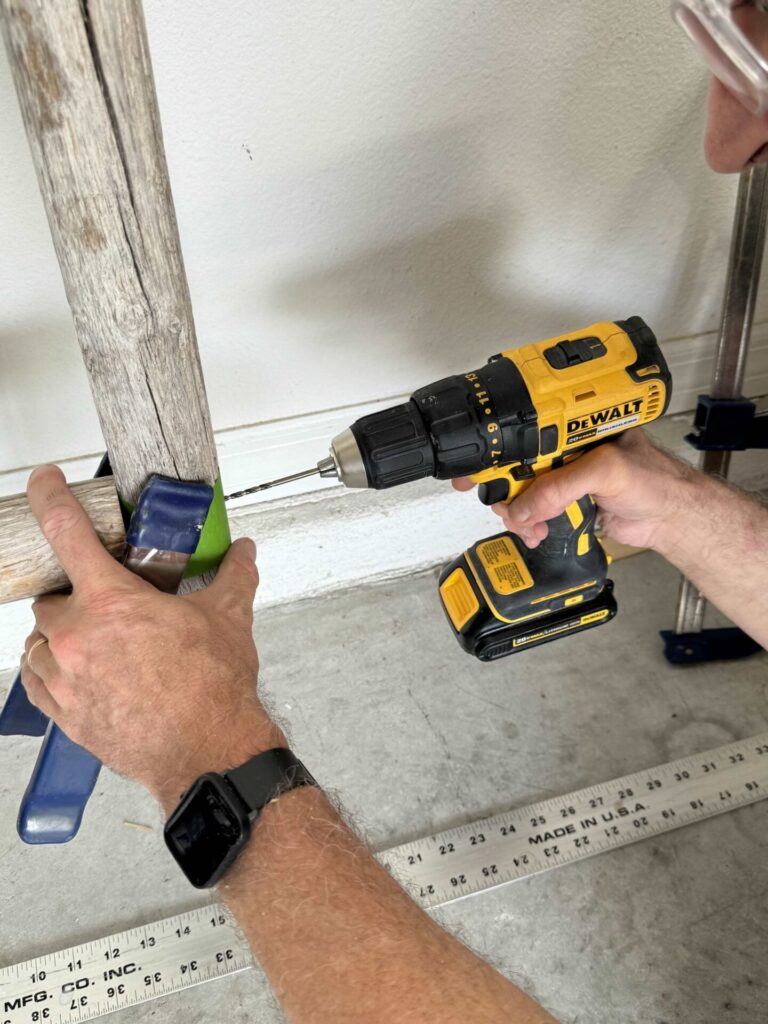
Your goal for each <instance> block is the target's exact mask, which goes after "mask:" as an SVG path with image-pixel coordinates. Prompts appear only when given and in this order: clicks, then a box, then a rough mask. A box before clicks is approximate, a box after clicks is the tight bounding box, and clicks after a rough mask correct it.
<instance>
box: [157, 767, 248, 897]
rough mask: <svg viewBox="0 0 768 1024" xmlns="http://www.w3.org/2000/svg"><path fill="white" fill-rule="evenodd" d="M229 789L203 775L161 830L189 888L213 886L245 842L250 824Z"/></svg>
mask: <svg viewBox="0 0 768 1024" xmlns="http://www.w3.org/2000/svg"><path fill="white" fill-rule="evenodd" d="M236 800H237V797H236V796H234V794H232V792H231V790H230V787H229V786H228V784H227V783H226V782H225V780H224V779H222V778H220V777H219V776H218V775H203V776H202V777H201V778H199V779H198V780H197V782H196V783H195V784H194V785H193V786H192V788H191V789H190V790H189V791H188V792H187V794H186V795H185V797H184V799H183V800H182V802H181V803H180V804H179V806H178V807H177V808H176V810H175V811H174V813H173V814H172V815H171V817H170V818H169V819H168V823H167V824H166V826H165V842H166V844H167V846H168V849H169V850H170V851H171V853H172V854H173V856H174V857H175V858H176V860H177V861H178V863H179V866H180V867H181V869H182V871H183V872H184V874H185V875H186V876H187V878H188V879H189V880H190V882H191V883H192V885H194V886H196V887H197V888H198V889H205V888H207V887H208V886H211V885H215V884H216V882H218V880H219V879H220V878H221V876H222V875H223V874H224V872H225V871H226V870H227V868H228V867H229V866H230V864H232V862H233V861H234V860H235V858H236V857H237V855H238V853H239V852H240V850H241V848H242V847H243V845H244V844H245V842H246V841H247V839H248V835H249V833H250V823H249V820H248V816H247V814H246V813H245V812H244V811H240V810H239V809H238V808H237V806H236V803H235V801H236Z"/></svg>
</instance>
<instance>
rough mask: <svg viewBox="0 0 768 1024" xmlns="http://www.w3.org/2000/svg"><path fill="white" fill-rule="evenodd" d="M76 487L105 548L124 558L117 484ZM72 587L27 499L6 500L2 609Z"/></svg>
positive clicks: (0, 544) (0, 564)
mask: <svg viewBox="0 0 768 1024" xmlns="http://www.w3.org/2000/svg"><path fill="white" fill-rule="evenodd" d="M71 486H72V490H73V491H74V492H75V495H76V496H77V499H78V501H79V502H80V504H81V505H82V506H83V508H84V509H85V511H86V512H87V514H88V516H89V518H90V520H91V522H92V523H93V525H94V527H95V529H96V532H97V533H98V535H99V537H100V538H101V542H102V544H104V546H105V547H106V548H107V550H108V551H110V552H111V553H112V554H113V555H114V556H115V557H116V558H118V557H119V556H120V555H121V554H122V551H123V540H124V539H125V531H124V529H123V515H122V512H121V511H120V502H119V501H118V498H117V494H116V493H115V484H114V481H113V480H112V478H111V477H104V478H103V479H101V480H87V481H85V482H84V483H81V484H72V485H71ZM67 586H69V580H68V579H67V577H66V575H65V574H64V571H63V569H62V568H61V566H60V565H59V563H58V562H57V561H56V557H55V556H54V554H53V552H52V551H51V549H50V547H49V545H48V542H47V541H46V540H45V538H44V537H43V535H42V534H41V533H40V528H39V527H38V525H37V520H36V519H35V517H34V515H33V514H32V509H31V508H30V507H29V503H28V501H27V496H26V494H14V495H11V497H9V498H2V499H0V604H3V603H5V602H7V601H20V600H21V599H22V598H25V597H37V596H38V595H39V594H47V593H49V592H50V591H52V590H61V589H63V588H64V587H67Z"/></svg>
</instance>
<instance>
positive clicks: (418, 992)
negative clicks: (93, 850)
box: [220, 789, 553, 1024]
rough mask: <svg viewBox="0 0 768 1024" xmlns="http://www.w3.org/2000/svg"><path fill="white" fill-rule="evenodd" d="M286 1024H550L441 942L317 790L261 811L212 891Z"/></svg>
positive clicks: (451, 943)
mask: <svg viewBox="0 0 768 1024" xmlns="http://www.w3.org/2000/svg"><path fill="white" fill-rule="evenodd" d="M220 892H221V895H222V896H223V897H224V899H225V900H226V901H227V903H228V904H229V906H230V907H231V909H232V911H233V913H234V914H235V916H236V918H237V919H238V921H239V923H240V926H241V927H242V929H243V931H244V933H245V935H246V937H247V939H248V942H249V943H250V945H251V948H252V949H253V952H254V955H255V957H256V959H257V960H258V961H259V962H260V964H261V965H262V967H263V968H264V970H265V972H266V974H267V977H268V978H269V980H270V982H271V984H272V986H273V988H274V990H275V993H276V995H277V997H278V998H279V1000H280V1002H281V1004H282V1006H283V1009H284V1010H285V1013H286V1015H287V1018H288V1020H289V1021H290V1022H291V1024H352V1022H358V1021H359V1022H361V1024H362V1022H365V1024H379V1022H380V1024H385V1022H386V1024H391V1022H392V1021H397V1022H398V1024H410V1022H427V1021H430V1022H431V1021H440V1022H441V1024H454V1022H455V1024H466V1022H467V1021H470V1020H471V1021H473V1022H478V1024H479V1022H487V1024H496V1022H498V1024H518V1022H519V1024H545V1022H546V1024H551V1022H552V1020H553V1018H552V1017H550V1016H549V1014H547V1013H545V1011H544V1010H542V1009H541V1008H540V1007H539V1006H538V1005H537V1004H536V1003H534V1002H533V1001H532V1000H531V999H529V998H528V997H527V996H526V995H525V994H524V993H522V992H521V991H520V990H519V989H517V988H515V986H514V985H512V984H511V983H510V982H509V981H507V980H506V979H505V978H504V977H502V976H501V975H500V974H498V973H497V972H496V971H494V970H493V969H492V968H491V967H490V966H489V965H488V964H486V963H485V962H484V961H482V960H481V959H480V958H479V957H477V956H475V954H474V953H472V952H471V951H470V950H468V949H467V948H466V947H464V946H463V945H461V943H459V942H458V941H457V940H456V939H454V938H452V937H451V936H450V935H448V934H447V933H446V932H445V931H443V930H442V929H441V928H440V927H439V926H438V925H437V924H436V923H435V922H434V921H433V920H432V919H431V918H430V917H429V916H428V915H427V914H426V913H425V912H424V911H422V910H421V909H420V908H419V907H418V906H417V905H416V904H415V903H414V902H413V901H412V900H411V899H410V898H409V897H408V896H407V895H406V894H405V892H404V891H403V890H402V889H401V888H400V886H399V885H398V884H397V883H396V882H395V881H394V880H393V879H392V878H391V877H390V876H389V875H388V874H387V872H386V871H385V870H384V869H383V868H382V867H381V866H380V865H379V864H378V863H377V861H376V860H375V859H374V857H373V856H372V855H371V854H370V852H369V851H368V850H367V849H366V847H365V846H364V845H363V844H362V843H361V842H360V841H359V840H358V839H357V838H356V837H355V836H354V835H353V833H352V832H351V831H350V830H349V829H348V828H347V827H346V826H345V825H344V823H343V822H342V821H341V819H340V818H339V816H338V815H337V814H336V812H335V811H334V809H333V808H332V807H331V805H330V804H329V802H328V801H327V800H326V798H325V797H324V795H323V794H322V793H321V792H319V791H318V790H314V789H303V790H295V791H294V792H292V793H289V794H286V795H285V796H283V797H281V798H280V799H279V800H278V801H276V802H275V803H273V804H271V805H270V806H268V807H267V808H265V810H264V812H263V815H262V817H261V819H260V820H259V821H258V823H257V825H256V826H255V828H254V831H253V835H252V838H251V841H250V843H249V846H248V847H247V849H246V850H245V851H244V853H243V855H242V856H241V858H240V860H239V861H238V863H237V864H236V865H235V867H234V868H233V869H232V870H231V871H230V872H229V874H228V875H227V876H226V878H225V880H224V882H223V883H222V884H221V886H220Z"/></svg>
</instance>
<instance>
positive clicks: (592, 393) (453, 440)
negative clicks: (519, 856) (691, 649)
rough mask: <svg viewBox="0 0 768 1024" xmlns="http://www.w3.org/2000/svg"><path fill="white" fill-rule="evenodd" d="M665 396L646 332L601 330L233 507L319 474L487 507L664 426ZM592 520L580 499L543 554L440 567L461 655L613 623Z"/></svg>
mask: <svg viewBox="0 0 768 1024" xmlns="http://www.w3.org/2000/svg"><path fill="white" fill-rule="evenodd" d="M670 395H671V378H670V374H669V369H668V368H667V364H666V362H665V360H664V356H663V355H662V353H661V349H660V348H659V345H658V342H657V341H656V338H655V336H654V334H653V332H652V331H651V330H650V328H649V327H648V326H647V325H646V324H645V323H644V322H643V320H642V319H641V318H640V317H637V316H634V317H630V318H629V319H628V320H617V321H616V322H611V321H604V322H602V323H596V324H592V325H591V326H590V327H585V328H583V329H582V330H579V331H571V332H570V333H568V334H563V335H560V336H559V337H556V338H550V339H549V340H548V341H539V342H536V343H535V344H531V345H523V346H522V347H521V348H517V349H509V350H508V351H505V352H502V353H501V354H500V355H496V356H492V357H491V359H490V360H489V361H488V363H487V365H485V366H483V367H481V368H480V369H479V370H474V371H472V372H471V373H465V374H462V375H457V376H454V377H446V378H444V379H443V380H439V381H437V382H436V383H435V384H429V385H428V386H427V387H424V388H420V389H419V390H418V391H416V392H414V394H413V395H412V396H411V398H410V400H409V401H407V402H405V403H403V404H402V405H396V406H393V407H392V408H390V409H385V410H383V411H382V412H376V413H373V414H371V415H370V416H363V417H361V418H360V419H359V420H357V421H356V422H355V423H353V424H352V426H351V427H349V429H348V430H345V431H344V432H343V433H341V434H339V435H338V437H336V438H334V440H333V441H332V443H331V450H330V455H329V456H328V458H326V459H323V460H321V461H320V462H319V463H318V464H317V466H316V467H315V468H313V469H311V470H307V471H306V472H305V473H298V474H295V475H293V476H291V477H285V478H283V479H281V480H276V481H272V482H271V483H268V484H262V485H260V486H259V487H256V488H249V489H248V490H246V491H239V492H237V494H236V495H230V496H229V497H240V496H241V495H243V494H248V493H252V492H253V491H256V490H262V489H264V488H266V487H273V486H275V485H277V484H279V483H285V482H288V481H289V480H295V479H299V478H300V477H303V476H309V475H311V474H315V473H319V474H320V475H321V476H333V477H337V478H338V479H339V480H340V481H341V482H342V483H344V484H346V486H347V487H375V488H377V489H381V488H385V487H395V486H396V485H398V484H404V483H407V482H408V481H410V480H419V479H421V478H422V477H428V476H433V477H437V478H438V479H440V480H449V479H452V478H454V477H459V476H469V477H471V478H472V480H474V481H475V482H476V483H477V484H478V485H479V487H478V494H479V497H480V500H481V501H482V502H483V503H484V504H486V505H492V504H494V503H495V502H505V503H509V502H511V501H512V499H513V498H514V497H515V496H516V495H518V494H520V493H521V492H522V491H523V490H525V488H526V487H528V486H529V484H530V483H531V481H532V480H534V479H535V477H536V476H537V475H538V474H539V473H545V472H547V471H549V470H550V469H553V468H556V467H558V466H561V465H563V464H565V463H567V462H569V461H570V460H571V459H573V458H576V457H578V455H579V454H581V453H583V452H584V451H585V450H586V449H588V448H591V447H594V446H595V445H597V444H600V443H602V442H603V441H605V440H608V439H614V438H616V437H617V436H618V435H619V434H620V433H621V432H622V431H624V430H627V429H629V428H630V427H635V426H640V425H642V424H644V423H649V422H651V420H655V419H656V418H657V417H658V416H661V415H662V413H664V411H665V410H666V408H667V406H668V404H669V399H670ZM595 514H596V509H595V504H594V502H593V500H592V499H591V498H590V497H589V496H586V497H584V498H582V499H581V500H580V501H578V502H574V503H573V504H572V505H570V506H569V507H568V508H567V509H566V510H565V512H564V513H563V514H562V515H560V516H558V517H557V518H556V519H552V520H550V521H549V523H548V526H549V535H548V536H547V538H546V539H545V540H544V541H542V543H541V544H540V545H539V546H538V547H536V548H534V549H529V548H527V547H526V545H525V544H524V543H523V542H522V541H521V540H519V539H518V538H517V537H515V536H514V535H513V534H511V533H508V532H503V533H497V534H495V535H494V536H492V537H488V538H486V539H485V540H481V541H478V542H477V543H476V544H473V545H472V547H471V548H469V550H467V551H465V552H464V553H463V554H462V555H460V556H459V557H458V558H456V559H454V561H453V562H451V563H450V564H449V565H447V566H446V567H445V568H444V569H443V571H442V573H441V575H440V598H441V601H442V604H443V607H444V609H445V612H446V615H447V617H448V621H449V622H450V624H451V627H452V629H453V631H454V633H455V635H456V637H457V638H458V641H459V643H460V644H461V646H462V647H463V648H464V650H466V651H469V652H470V653H471V654H474V655H475V656H476V657H478V658H479V659H480V660H481V661H493V660H494V659H496V658H501V657H504V656H505V655H507V654H513V653H515V652H516V651H520V650H525V649H527V648H529V647H533V646H535V645H537V644H541V643H545V642H546V641H548V640H554V639H556V638H558V637H561V636H567V635H568V634H571V633H576V632H578V631H579V630H582V629H590V628H591V627H592V626H597V625H599V624H600V623H602V622H607V621H608V620H609V619H611V618H613V616H614V615H615V614H616V601H615V599H614V597H613V583H612V581H611V580H609V579H607V577H606V573H607V567H608V559H607V557H606V554H605V552H604V551H603V548H602V546H601V545H600V543H599V542H598V541H597V540H596V538H595V536H594V526H595Z"/></svg>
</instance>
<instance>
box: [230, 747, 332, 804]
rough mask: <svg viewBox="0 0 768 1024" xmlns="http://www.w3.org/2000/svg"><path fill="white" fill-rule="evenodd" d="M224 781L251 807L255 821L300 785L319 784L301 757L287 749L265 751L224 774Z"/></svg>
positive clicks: (276, 748) (278, 748) (279, 748)
mask: <svg viewBox="0 0 768 1024" xmlns="http://www.w3.org/2000/svg"><path fill="white" fill-rule="evenodd" d="M224 778H225V779H226V780H227V782H228V783H229V784H230V785H231V786H233V787H234V788H235V790H236V791H237V794H238V796H239V797H240V799H241V800H242V801H243V803H244V804H245V805H246V807H247V808H248V813H249V816H250V817H251V820H253V818H255V817H257V816H258V814H259V811H261V809H262V807H266V806H267V804H269V803H271V802H272V801H273V800H276V799H277V798H278V797H279V796H281V795H282V794H283V793H290V791H291V790H292V789H298V788H299V786H316V785H317V783H316V782H315V780H314V779H313V777H312V776H311V775H310V773H309V772H308V771H307V769H306V768H305V767H304V765H303V764H302V763H301V761H300V760H299V759H298V757H296V755H295V754H294V753H292V752H291V751H290V750H288V749H287V748H286V747H275V748H274V749H273V750H265V751H264V753H263V754H257V755H256V756H255V757H252V758H251V759H250V760H249V761H246V762H245V764H241V765H240V767H239V768H233V769H232V771H228V772H224Z"/></svg>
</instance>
